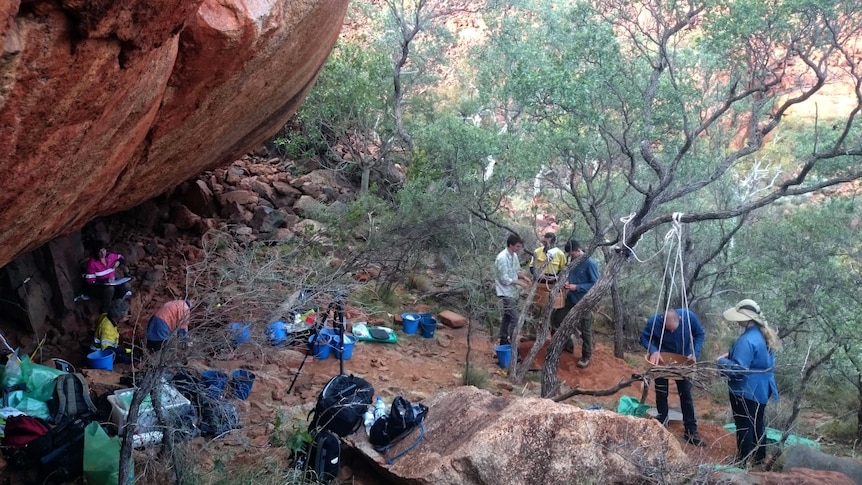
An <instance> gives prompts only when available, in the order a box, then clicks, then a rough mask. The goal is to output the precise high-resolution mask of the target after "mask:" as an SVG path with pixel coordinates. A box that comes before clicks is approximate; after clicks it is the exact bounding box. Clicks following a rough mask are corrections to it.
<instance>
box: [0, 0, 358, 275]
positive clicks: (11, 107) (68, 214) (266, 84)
mask: <svg viewBox="0 0 862 485" xmlns="http://www.w3.org/2000/svg"><path fill="white" fill-rule="evenodd" d="M347 3H348V1H347V0H271V1H266V2H246V1H242V0H218V1H217V0H100V1H86V2H84V1H78V0H44V1H42V0H12V1H11V2H3V3H2V4H0V39H3V52H2V57H0V173H2V174H3V176H2V177H0V266H3V265H5V264H6V263H8V262H9V261H11V260H12V259H13V258H14V257H15V256H17V255H19V254H22V253H24V252H26V251H29V250H31V249H33V248H36V247H38V246H40V245H42V244H43V243H45V242H47V241H50V240H51V239H53V238H55V237H57V236H60V235H63V234H66V233H69V232H71V231H74V230H76V229H78V228H80V227H81V226H83V225H84V224H85V223H86V222H88V221H90V220H92V219H93V218H95V217H97V216H99V215H104V214H109V213H113V212H117V211H120V210H123V209H126V208H129V207H133V206H135V205H137V204H139V203H141V202H143V201H145V200H147V199H149V198H152V197H154V196H156V195H158V194H161V193H163V192H165V191H166V190H169V189H171V188H172V187H173V186H175V185H177V184H179V183H180V182H182V181H184V180H186V179H188V178H190V177H192V176H194V175H196V174H198V173H200V172H202V171H204V170H206V169H209V168H213V167H215V166H218V165H224V164H227V163H229V162H231V161H233V160H235V159H237V158H239V157H240V156H241V155H242V154H244V153H246V152H247V151H248V150H249V149H250V148H252V147H253V146H255V145H257V144H259V143H260V142H261V141H263V140H264V139H266V138H267V137H269V136H271V135H272V134H273V133H275V132H276V131H277V130H278V129H279V128H280V127H281V126H282V125H283V124H284V123H285V122H286V121H287V119H288V118H289V117H290V116H291V115H292V114H293V113H294V111H295V110H296V109H297V107H298V106H299V105H300V103H301V101H302V100H303V98H304V96H305V95H306V94H307V92H308V90H309V89H310V87H311V86H312V84H313V82H314V80H315V79H316V76H317V74H318V72H319V70H320V68H321V66H322V64H323V62H324V61H325V59H326V57H327V55H328V54H329V51H330V50H331V48H332V46H333V44H334V43H335V40H336V38H337V36H338V33H339V31H340V28H341V24H342V20H343V17H344V13H345V10H346V7H347Z"/></svg>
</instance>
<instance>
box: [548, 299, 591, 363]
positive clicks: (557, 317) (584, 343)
mask: <svg viewBox="0 0 862 485" xmlns="http://www.w3.org/2000/svg"><path fill="white" fill-rule="evenodd" d="M575 305H576V303H572V300H570V299H568V298H566V304H565V306H563V308H560V309H558V310H554V314H553V315H552V316H551V328H552V330H553V332H554V333H556V332H557V329H559V328H560V325H562V323H563V320H565V318H566V315H568V314H569V312H570V311H571V310H572V308H574V307H575ZM577 328H578V330H579V331H580V332H581V359H583V360H590V358H591V357H592V356H593V313H592V312H589V313H587V315H586V316H584V317H583V318H581V319H580V320H579V321H578V327H577ZM569 342H570V343H569V344H567V345H566V346H569V345H571V346H572V348H574V342H572V340H571V337H569Z"/></svg>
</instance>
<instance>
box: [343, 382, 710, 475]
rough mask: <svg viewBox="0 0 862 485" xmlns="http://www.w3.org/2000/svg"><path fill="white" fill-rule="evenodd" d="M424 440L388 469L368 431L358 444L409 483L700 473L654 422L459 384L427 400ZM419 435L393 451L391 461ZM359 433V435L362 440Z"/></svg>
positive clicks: (397, 446) (370, 456)
mask: <svg viewBox="0 0 862 485" xmlns="http://www.w3.org/2000/svg"><path fill="white" fill-rule="evenodd" d="M425 404H426V405H427V406H428V407H429V409H430V410H429V413H428V417H427V419H426V422H425V427H426V432H425V437H424V439H423V440H422V441H421V443H420V444H419V445H418V446H416V447H415V448H414V449H412V450H410V451H409V453H408V454H407V455H405V456H404V457H401V458H399V459H397V460H396V461H395V462H394V463H393V464H392V465H389V466H386V465H384V463H385V458H384V457H382V456H381V455H379V454H378V453H377V452H375V451H374V450H373V449H371V446H370V444H369V443H368V442H367V441H366V439H365V437H364V434H362V437H361V438H357V442H356V443H355V445H356V447H357V448H358V449H359V450H360V451H361V452H362V453H364V454H366V455H367V456H368V457H369V458H371V459H372V460H374V461H375V462H377V463H378V464H380V465H381V466H383V467H385V468H386V469H387V471H388V473H390V474H392V475H395V476H396V477H397V480H398V482H399V483H402V482H403V483H411V484H435V485H440V484H453V485H454V484H486V483H506V484H537V483H541V484H549V485H550V484H561V485H562V484H571V483H581V482H583V481H584V479H585V478H586V477H589V479H588V481H589V482H590V483H609V484H610V483H620V484H638V483H683V482H684V481H685V480H686V479H688V478H689V477H691V476H692V475H693V474H694V472H695V471H696V465H693V464H691V463H689V460H688V458H687V456H686V455H685V453H684V452H683V451H682V449H681V447H680V445H679V443H678V442H677V440H676V439H675V438H673V436H671V435H670V434H669V433H668V432H667V431H666V430H665V429H664V428H662V427H661V425H660V424H659V423H658V422H657V421H655V420H650V419H643V418H634V417H630V416H621V415H619V414H616V413H613V412H610V411H585V410H582V409H579V408H576V407H574V406H570V405H566V404H559V403H555V402H553V401H550V400H546V399H538V398H516V397H498V396H494V395H492V394H490V393H489V392H487V391H482V390H479V389H476V388H475V387H462V388H459V389H456V390H454V391H451V392H447V393H444V394H438V395H436V396H434V397H433V398H431V399H429V400H427V401H425ZM417 433H418V432H417V431H414V433H413V434H412V435H410V436H408V437H407V438H406V439H405V440H403V441H402V442H400V443H398V445H396V446H395V447H393V448H392V449H391V450H390V451H389V453H388V454H387V456H388V457H393V456H395V455H397V454H398V453H400V452H401V451H403V450H405V449H406V448H407V447H409V446H410V445H411V444H412V443H413V442H414V441H415V436H416V434H417ZM357 436H359V435H357Z"/></svg>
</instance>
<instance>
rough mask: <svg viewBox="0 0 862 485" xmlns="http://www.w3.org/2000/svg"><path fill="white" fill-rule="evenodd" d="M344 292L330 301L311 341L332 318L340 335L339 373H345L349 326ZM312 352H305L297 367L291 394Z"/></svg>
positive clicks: (291, 384) (291, 385)
mask: <svg viewBox="0 0 862 485" xmlns="http://www.w3.org/2000/svg"><path fill="white" fill-rule="evenodd" d="M344 299H345V296H344V293H341V292H338V293H336V294H335V298H333V299H332V301H331V302H330V303H329V306H328V307H327V308H326V313H324V314H323V318H322V319H321V320H320V321H318V322H316V323H315V324H314V327H313V330H312V332H313V333H312V339H311V342H316V341H317V338H318V337H319V335H320V331H321V330H323V329H324V328H325V327H326V323H327V320H329V319H330V318H332V326H333V328H335V329H336V332H337V334H336V335H338V373H339V375H343V374H344V332H345V328H346V326H347V320H346V318H345V316H344ZM310 353H311V351H310V350H309V352H306V353H305V356H304V357H303V358H302V362H300V363H299V368H297V369H296V374H294V375H293V380H291V381H290V387H288V388H287V393H288V394H290V393H291V391H293V386H294V384H296V380H297V379H298V378H299V374H301V373H302V368H303V367H304V366H305V361H306V360H307V359H308V355H309V354H310Z"/></svg>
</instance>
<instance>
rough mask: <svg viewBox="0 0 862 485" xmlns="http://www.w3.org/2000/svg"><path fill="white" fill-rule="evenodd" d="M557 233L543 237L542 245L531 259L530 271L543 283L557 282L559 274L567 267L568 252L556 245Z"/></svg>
mask: <svg viewBox="0 0 862 485" xmlns="http://www.w3.org/2000/svg"><path fill="white" fill-rule="evenodd" d="M556 244H557V235H556V234H554V233H553V232H549V233H546V234H545V235H544V236H543V237H542V245H541V246H539V247H538V248H536V250H535V251H534V254H535V256H533V257H532V258H531V259H530V273H532V275H533V278H535V279H536V280H538V281H540V282H543V283H556V281H557V275H559V274H560V273H561V272H562V271H563V269H564V268H565V267H566V253H564V252H563V250H562V249H560V248H558V247H557V246H556Z"/></svg>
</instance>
